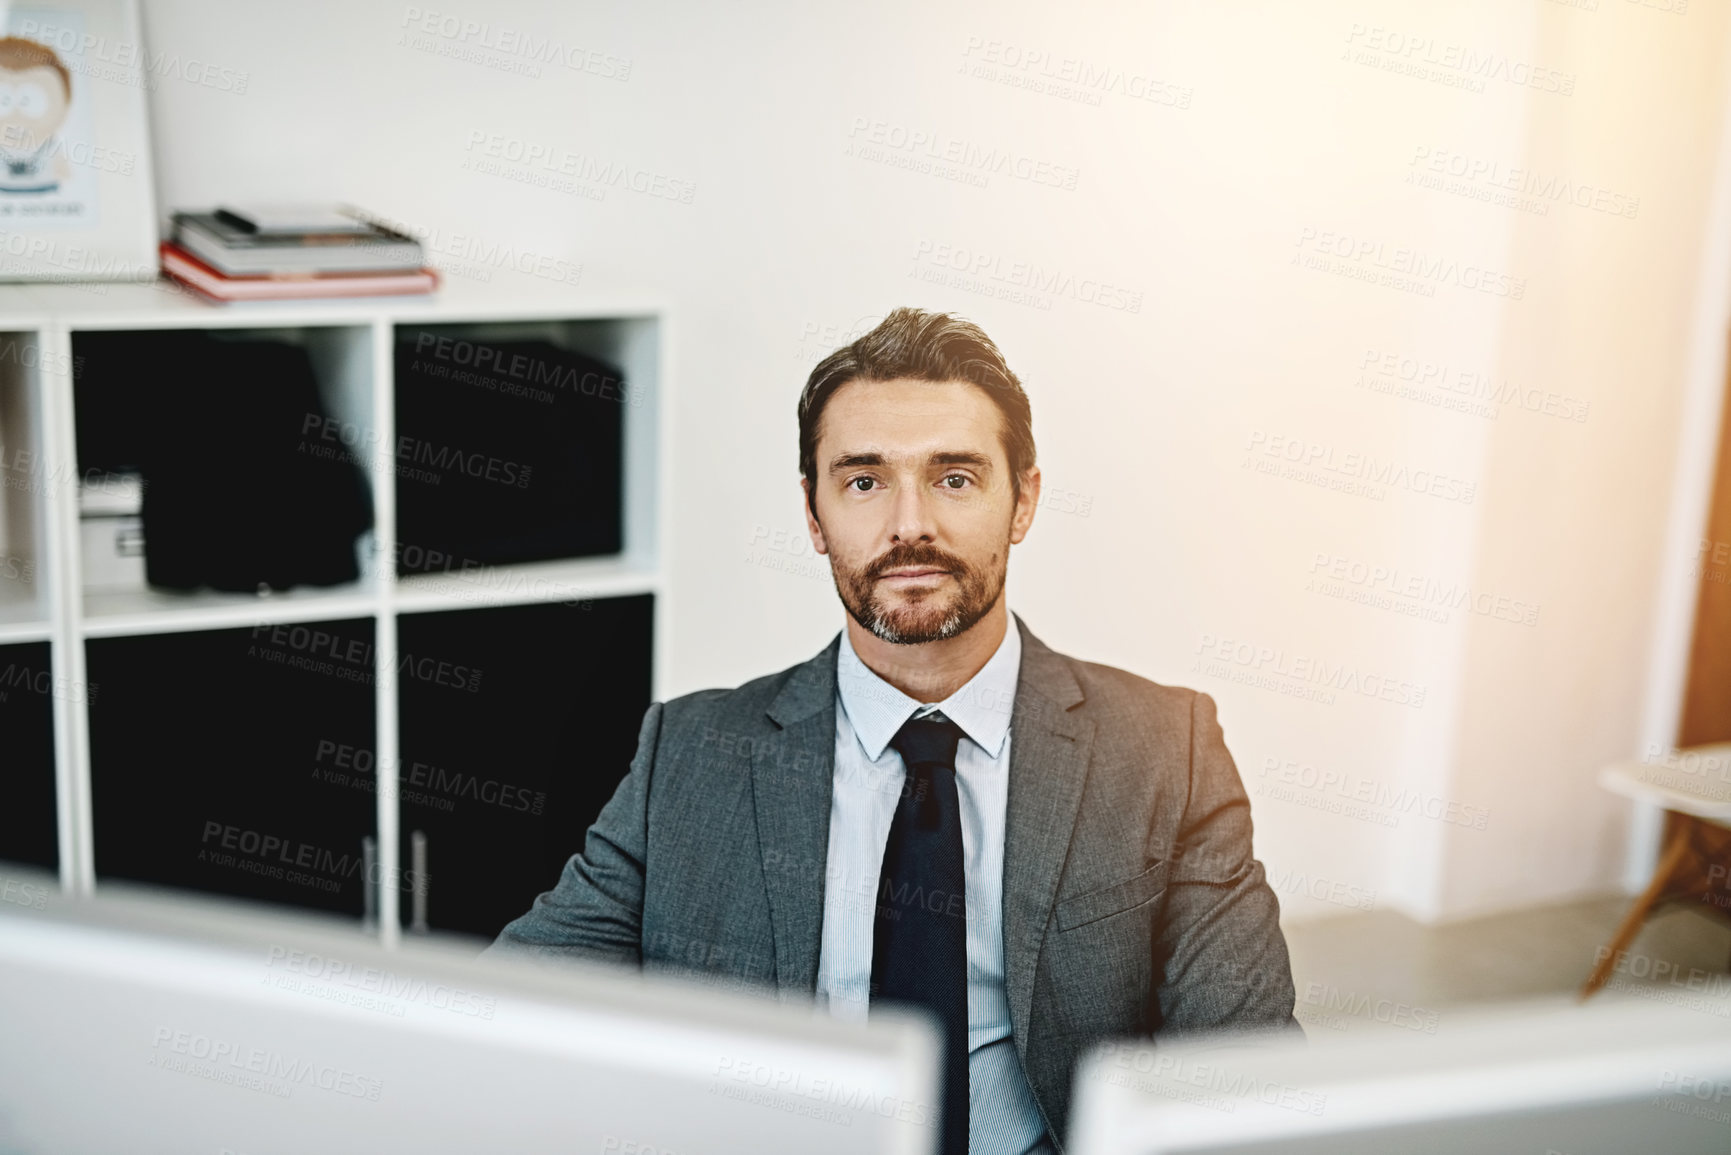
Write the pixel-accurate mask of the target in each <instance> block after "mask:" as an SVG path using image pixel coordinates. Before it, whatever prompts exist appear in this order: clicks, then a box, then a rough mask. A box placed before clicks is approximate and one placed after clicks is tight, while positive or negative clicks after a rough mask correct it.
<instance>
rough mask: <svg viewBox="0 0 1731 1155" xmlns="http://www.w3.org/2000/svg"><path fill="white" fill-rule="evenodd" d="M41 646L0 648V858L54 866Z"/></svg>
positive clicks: (47, 675) (49, 675)
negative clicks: (1, 756)
mask: <svg viewBox="0 0 1731 1155" xmlns="http://www.w3.org/2000/svg"><path fill="white" fill-rule="evenodd" d="M72 692H74V687H69V686H65V685H62V684H61V683H58V682H56V681H55V679H54V669H53V667H52V666H51V665H50V664H49V650H48V643H47V642H28V643H23V644H19V645H9V646H0V750H4V751H5V752H6V754H5V757H4V758H0V859H6V860H8V861H11V862H23V863H28V864H29V865H31V866H40V867H44V868H46V869H48V870H56V869H58V868H59V865H60V855H59V827H58V826H57V824H56V822H55V801H54V694H55V693H72Z"/></svg>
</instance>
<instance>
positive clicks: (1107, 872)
mask: <svg viewBox="0 0 1731 1155" xmlns="http://www.w3.org/2000/svg"><path fill="white" fill-rule="evenodd" d="M799 429H800V471H801V474H802V475H803V480H802V483H801V484H802V486H803V489H804V492H805V510H806V514H805V515H806V523H807V528H808V530H809V531H810V533H811V538H812V542H813V544H814V546H815V547H816V549H817V551H818V552H819V553H822V554H826V555H828V557H829V559H830V566H831V569H832V571H833V574H834V577H835V583H836V590H837V592H838V593H839V594H840V596H841V600H842V604H843V605H844V606H845V607H846V609H847V613H848V618H847V620H846V623H845V625H846V629H845V630H844V631H843V632H842V633H841V634H838V635H837V637H836V638H835V639H833V640H832V641H831V642H830V644H829V645H828V646H827V647H826V648H825V649H824V650H823V652H822V653H820V654H818V655H817V656H816V657H815V658H812V659H811V660H810V661H807V662H803V663H801V664H799V665H797V666H793V667H791V668H790V669H786V670H783V671H781V672H780V673H776V674H771V675H769V676H768V677H764V678H759V679H757V680H755V681H752V682H748V683H746V684H745V685H743V686H740V687H739V688H737V689H733V690H705V691H702V692H700V693H695V694H688V695H686V696H684V697H681V698H676V699H674V700H672V701H670V702H658V703H656V704H654V705H652V706H650V708H649V712H648V713H647V714H646V715H645V716H644V719H643V726H642V731H641V734H640V737H639V739H638V746H637V755H636V757H635V758H634V759H633V761H632V764H631V771H630V773H629V774H628V775H627V776H626V778H625V780H624V781H623V782H622V783H621V784H620V786H619V789H618V792H617V793H616V794H614V796H613V798H612V800H611V801H610V802H608V804H607V806H606V808H605V809H604V810H603V811H602V812H601V816H600V817H599V818H598V819H597V820H596V822H595V824H594V825H593V826H592V827H590V829H589V832H588V835H587V838H586V841H585V844H584V848H583V852H582V853H581V854H579V855H574V856H573V857H572V858H571V860H570V861H569V863H567V865H566V867H565V870H564V872H563V874H562V875H561V877H560V879H559V882H558V884H557V885H556V886H555V887H554V889H552V890H550V891H548V892H546V893H545V894H542V895H541V896H540V897H539V898H537V899H536V900H535V904H534V907H533V909H531V910H530V911H529V912H528V913H527V914H525V915H523V916H522V917H521V918H519V919H517V920H516V921H514V922H512V923H511V924H510V925H509V926H507V927H506V928H505V929H504V931H503V932H502V933H501V934H500V936H499V940H498V942H497V943H496V944H495V945H494V947H493V948H492V949H493V950H495V951H506V950H510V951H528V952H533V953H537V954H550V955H564V956H572V957H582V958H591V959H603V960H612V961H617V962H620V963H625V964H629V965H633V966H642V967H644V968H654V969H677V970H679V971H682V972H685V973H687V974H695V975H698V976H704V977H708V978H710V979H712V980H718V981H722V982H727V983H736V984H746V985H757V986H762V987H764V988H769V989H773V990H774V991H776V992H778V994H779V996H780V997H783V998H789V999H810V998H814V997H815V998H816V999H817V1000H819V1001H820V1002H822V1003H824V1004H826V1005H827V1006H828V1008H829V1011H830V1013H832V1014H835V1015H838V1016H844V1017H853V1018H863V1017H864V1016H865V1015H866V1014H867V1013H868V1011H869V1009H870V1007H871V1005H873V1004H874V1003H880V1002H891V1001H893V1002H899V1003H904V1004H912V1005H915V1006H919V1007H922V1008H923V1009H925V1010H926V1011H928V1012H929V1013H930V1014H931V1015H932V1016H933V1017H934V1018H935V1019H936V1020H937V1022H938V1026H939V1028H940V1031H941V1033H942V1037H943V1040H944V1078H943V1086H944V1101H943V1106H942V1108H941V1110H940V1111H938V1112H935V1113H934V1114H936V1115H938V1116H940V1117H938V1118H934V1119H933V1120H932V1121H933V1123H934V1124H936V1125H938V1126H939V1128H940V1134H941V1146H942V1149H943V1150H944V1151H945V1153H946V1155H960V1153H961V1152H965V1151H970V1150H971V1151H973V1152H1015V1153H1024V1152H1032V1151H1050V1150H1058V1149H1060V1148H1059V1146H1058V1144H1059V1143H1060V1142H1061V1140H1062V1138H1063V1136H1064V1134H1065V1128H1066V1126H1067V1123H1068V1114H1069V1105H1070V1091H1071V1078H1072V1074H1073V1070H1074V1067H1075V1063H1076V1060H1077V1058H1078V1056H1079V1055H1080V1054H1081V1052H1082V1051H1083V1050H1085V1049H1086V1048H1087V1047H1089V1046H1090V1045H1092V1044H1094V1043H1097V1042H1100V1041H1102V1040H1107V1039H1112V1038H1124V1037H1133V1036H1143V1037H1146V1036H1150V1035H1153V1036H1165V1035H1170V1034H1173V1033H1176V1032H1191V1031H1198V1030H1209V1029H1216V1028H1228V1027H1230V1028H1271V1029H1283V1030H1284V1029H1290V1030H1296V1029H1297V1024H1296V1023H1295V1022H1294V1020H1293V1018H1292V1008H1293V986H1292V976H1291V970H1290V967H1289V964H1288V961H1287V953H1286V943H1285V940H1284V939H1283V938H1282V936H1281V933H1280V928H1279V925H1278V922H1277V918H1278V914H1279V906H1278V903H1277V901H1276V899H1275V896H1274V893H1273V891H1272V890H1270V888H1269V886H1268V884H1267V882H1266V880H1265V878H1264V875H1263V869H1262V865H1261V864H1260V863H1259V862H1257V861H1256V859H1255V858H1254V857H1253V856H1252V853H1251V830H1250V807H1249V802H1248V800H1247V799H1246V797H1245V793H1244V788H1243V786H1242V784H1241V783H1240V781H1239V778H1238V772H1237V769H1236V768H1235V767H1234V765H1233V762H1232V757H1231V755H1230V754H1228V753H1227V751H1226V745H1225V742H1224V740H1223V738H1222V736H1221V731H1220V726H1219V723H1218V722H1217V721H1216V720H1215V711H1214V702H1213V701H1212V699H1210V698H1209V697H1208V696H1207V695H1206V694H1199V693H1197V692H1195V691H1193V690H1186V689H1179V688H1175V687H1170V686H1162V685H1158V684H1156V683H1153V682H1149V681H1147V680H1145V679H1142V678H1139V677H1136V676H1135V675H1134V674H1129V673H1126V672H1124V671H1122V670H1117V669H1113V668H1112V667H1110V666H1102V665H1097V664H1094V663H1091V662H1084V661H1079V660H1077V659H1075V658H1070V657H1067V656H1065V655H1063V654H1059V653H1056V652H1054V651H1053V650H1051V649H1049V648H1048V647H1047V646H1046V645H1045V644H1044V643H1042V642H1041V641H1040V640H1039V639H1038V638H1036V637H1035V636H1034V635H1033V634H1032V633H1031V632H1030V631H1029V630H1028V627H1027V625H1026V624H1025V623H1024V622H1023V621H1022V620H1021V618H1020V617H1015V619H1014V621H1013V622H1012V620H1011V619H1012V615H1011V614H1010V613H1009V610H1008V608H1007V607H1006V606H1005V603H1004V577H1005V571H1006V568H1007V565H1008V561H1009V552H1010V547H1011V546H1012V545H1015V544H1017V543H1019V542H1021V541H1022V540H1023V538H1024V537H1025V536H1026V535H1027V533H1028V529H1029V527H1030V525H1031V524H1032V523H1033V519H1034V511H1035V509H1036V507H1037V505H1038V503H1039V496H1040V471H1039V469H1038V467H1037V466H1036V465H1035V464H1034V439H1033V430H1032V419H1031V416H1030V412H1029V406H1028V399H1027V396H1026V394H1025V393H1024V392H1023V391H1022V387H1021V384H1020V382H1019V381H1018V380H1017V379H1016V377H1015V375H1014V374H1013V373H1011V372H1010V369H1009V367H1008V366H1007V365H1006V364H1005V363H1004V360H1003V357H1002V355H1001V354H1000V353H999V351H998V349H997V347H996V346H995V345H994V344H993V343H992V342H991V340H990V339H989V338H988V337H987V336H986V335H985V333H983V332H982V331H980V329H979V328H977V327H976V326H974V325H972V324H970V323H968V322H966V321H962V320H959V319H956V318H954V317H951V316H949V315H947V314H933V313H926V312H921V311H918V310H914V309H898V310H896V311H895V312H893V313H891V314H890V315H889V317H887V318H886V319H885V320H884V321H883V322H882V324H880V325H879V326H878V327H877V328H876V329H874V330H873V331H872V332H870V333H868V334H866V335H865V336H863V337H861V338H860V339H859V340H857V341H855V342H853V343H852V344H851V345H847V346H844V347H843V348H841V349H838V350H836V352H835V353H833V354H831V355H830V356H829V357H827V358H825V359H824V360H823V361H822V362H821V363H820V364H819V365H818V366H817V367H816V368H815V369H814V370H813V371H812V374H811V378H810V380H809V381H808V382H807V384H806V387H805V391H804V393H803V394H802V395H801V397H800V402H799ZM1078 578H1079V579H1082V580H1085V578H1084V577H1083V575H1078Z"/></svg>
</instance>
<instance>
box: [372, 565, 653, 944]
mask: <svg viewBox="0 0 1731 1155" xmlns="http://www.w3.org/2000/svg"><path fill="white" fill-rule="evenodd" d="M654 617H655V599H654V598H653V597H652V596H650V595H647V594H640V595H633V596H627V597H616V598H596V599H594V600H592V601H585V602H580V603H578V604H576V605H524V606H493V607H487V608H484V609H472V610H441V611H437V612H432V613H417V614H404V615H402V616H401V617H399V618H398V619H397V646H398V657H399V668H400V670H401V674H400V676H399V678H398V682H397V686H398V695H399V699H398V700H399V703H400V705H399V717H400V721H399V725H400V728H401V739H400V740H401V751H402V757H401V762H400V765H399V766H398V767H397V774H398V779H399V781H398V787H399V789H398V797H399V798H400V799H401V811H400V815H401V817H400V819H399V826H400V830H401V841H400V844H399V845H400V847H401V855H402V857H401V860H400V862H399V866H400V867H401V877H402V878H403V879H404V881H405V884H407V883H409V882H411V881H413V879H412V877H411V874H410V872H411V871H415V870H416V869H417V866H418V865H420V866H424V867H425V870H426V879H425V880H424V883H423V885H424V886H425V890H426V894H425V901H426V909H427V929H431V930H434V931H444V932H451V933H459V934H471V935H477V936H480V937H483V938H492V937H493V936H494V935H496V934H498V933H499V929H500V928H501V927H503V926H504V925H505V924H506V923H507V922H509V921H511V920H512V919H513V918H516V917H517V916H518V915H520V914H522V913H523V912H524V911H525V910H528V909H529V906H530V905H531V904H532V903H533V902H534V901H535V896H536V895H537V894H539V893H541V892H542V891H544V890H547V889H548V888H550V887H551V886H552V885H553V884H554V883H555V882H556V881H558V878H559V872H560V870H561V869H562V868H563V867H564V865H565V862H566V860H567V859H569V858H570V857H571V855H572V854H574V853H577V852H578V851H580V850H582V849H583V838H584V834H585V833H586V832H587V831H588V829H589V827H590V825H591V824H592V823H594V821H595V819H596V818H597V817H598V816H599V815H600V813H601V808H602V807H603V806H605V805H606V804H607V800H608V799H609V798H611V797H613V793H614V791H615V790H616V789H617V788H618V786H619V782H620V780H621V779H623V778H624V777H625V774H626V772H627V771H628V770H629V769H630V767H631V758H632V756H633V754H635V753H636V750H637V735H638V731H639V730H640V729H641V726H642V721H643V714H644V712H645V711H646V710H648V709H649V700H650V689H651V687H650V655H651V654H652V653H653V651H654ZM417 833H419V834H421V835H423V836H424V837H425V839H426V842H425V846H426V857H425V860H424V862H423V863H420V864H417V863H416V861H415V856H414V845H415V835H416V834H417ZM418 877H419V876H418V874H417V875H415V876H413V878H418ZM404 889H405V893H404V896H403V899H402V908H401V909H402V917H403V921H404V923H405V925H408V926H410V927H413V926H414V917H413V916H414V911H415V899H414V896H413V888H412V886H409V885H405V888H404Z"/></svg>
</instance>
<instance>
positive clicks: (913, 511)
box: [890, 483, 935, 542]
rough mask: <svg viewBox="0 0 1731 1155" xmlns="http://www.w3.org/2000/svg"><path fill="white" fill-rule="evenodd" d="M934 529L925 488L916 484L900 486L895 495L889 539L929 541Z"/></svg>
mask: <svg viewBox="0 0 1731 1155" xmlns="http://www.w3.org/2000/svg"><path fill="white" fill-rule="evenodd" d="M934 529H935V527H934V526H933V524H932V510H931V504H930V502H929V500H928V497H927V494H926V491H925V488H924V487H923V486H921V485H919V484H918V483H915V484H913V485H904V486H902V487H901V489H900V491H899V492H897V494H896V501H895V511H894V514H893V516H892V523H891V525H890V538H891V539H892V540H894V541H897V542H913V541H931V540H932V533H933V530H934Z"/></svg>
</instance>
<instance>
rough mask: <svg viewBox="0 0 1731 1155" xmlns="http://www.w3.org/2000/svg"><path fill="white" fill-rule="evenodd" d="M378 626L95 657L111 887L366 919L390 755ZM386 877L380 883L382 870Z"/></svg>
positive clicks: (99, 817)
mask: <svg viewBox="0 0 1731 1155" xmlns="http://www.w3.org/2000/svg"><path fill="white" fill-rule="evenodd" d="M373 634H374V629H373V622H372V619H370V618H368V619H362V620H354V621H328V622H303V623H297V624H294V625H283V626H261V627H257V628H256V629H233V630H209V631H198V632H188V633H172V634H154V635H145V636H140V637H122V638H97V639H92V640H90V641H89V642H87V643H86V652H87V654H88V668H89V675H90V681H91V682H92V684H94V685H95V686H96V687H97V691H98V692H97V694H96V695H95V698H94V700H93V701H92V702H91V705H90V762H91V794H92V808H93V818H94V825H95V845H96V874H97V877H98V879H103V878H124V879H129V880H133V881H138V882H150V883H159V884H162V885H167V886H180V887H189V888H191V889H194V890H204V891H211V892H214V893H217V894H226V895H234V896H237V897H242V898H251V899H258V900H261V901H265V902H276V903H286V904H289V905H292V906H302V907H310V908H312V909H316V910H325V911H333V912H337V913H342V914H349V915H355V916H359V915H360V914H361V913H362V910H363V904H364V895H363V888H364V884H365V882H366V878H367V869H366V866H365V864H364V863H363V860H362V839H364V838H366V837H369V836H371V835H372V834H373V832H374V830H375V829H376V827H377V821H376V813H377V811H376V803H375V801H374V798H373V793H372V791H371V789H370V788H369V787H370V783H367V784H356V783H352V782H348V781H338V780H337V779H336V778H335V777H334V776H331V775H327V773H326V771H327V770H328V769H329V768H330V762H329V757H328V755H326V757H324V758H322V759H321V753H322V752H325V751H326V750H327V749H331V750H334V749H336V748H340V747H347V748H350V749H364V750H369V751H370V750H372V749H373V748H374V743H375V736H374V735H375V727H374V689H373V675H372V668H373V667H372V663H373V655H372V647H373ZM375 873H376V868H375Z"/></svg>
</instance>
